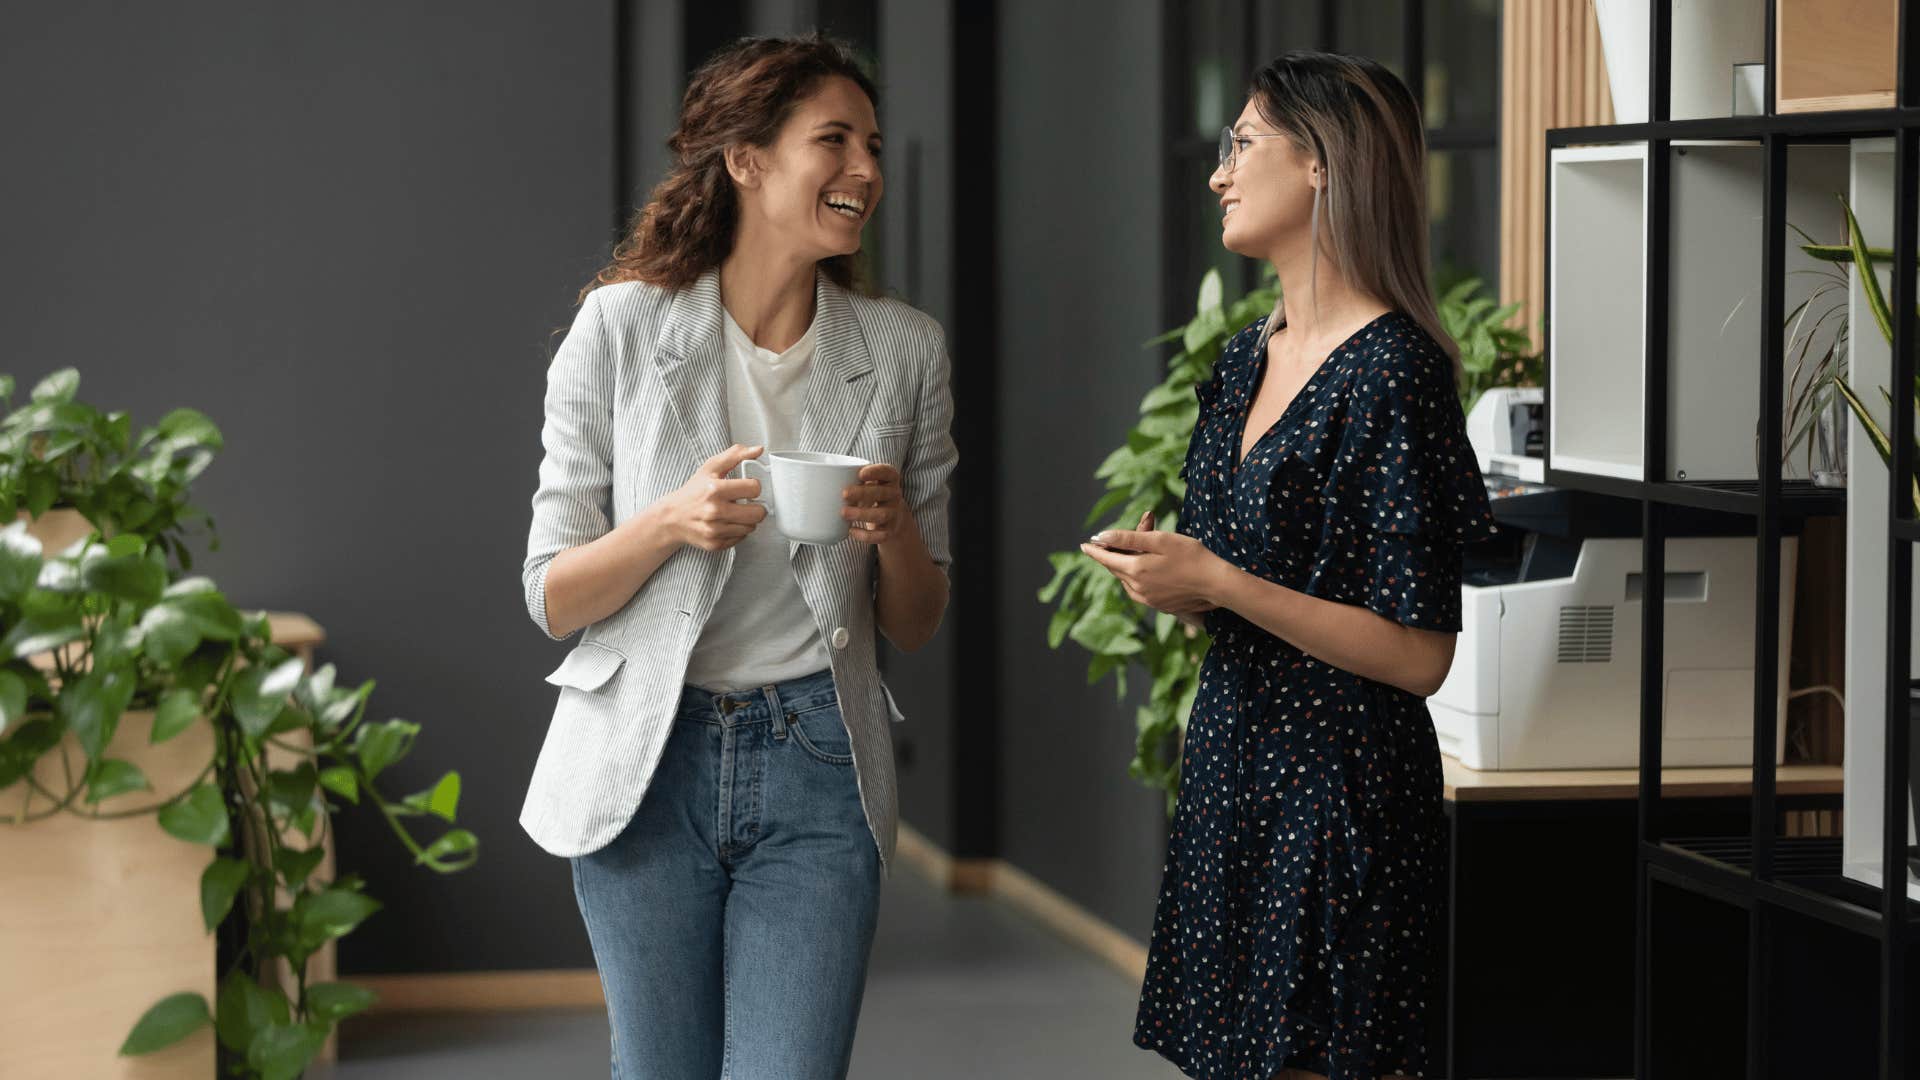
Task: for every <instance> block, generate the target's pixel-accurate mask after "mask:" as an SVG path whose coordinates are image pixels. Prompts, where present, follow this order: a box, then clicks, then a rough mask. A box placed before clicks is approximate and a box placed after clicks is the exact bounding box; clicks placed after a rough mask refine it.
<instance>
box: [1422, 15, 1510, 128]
mask: <svg viewBox="0 0 1920 1080" xmlns="http://www.w3.org/2000/svg"><path fill="white" fill-rule="evenodd" d="M1424 18H1425V22H1424V23H1423V27H1424V29H1423V33H1422V36H1423V37H1425V38H1426V61H1427V62H1426V80H1425V81H1426V87H1425V91H1426V92H1425V94H1424V95H1423V97H1424V100H1425V103H1426V113H1427V116H1426V120H1427V126H1428V127H1430V128H1451V127H1477V128H1485V129H1488V130H1489V132H1491V130H1492V129H1493V128H1496V127H1497V126H1498V125H1499V123H1500V111H1499V110H1500V5H1499V2H1498V0H1426V9H1425V15H1424Z"/></svg>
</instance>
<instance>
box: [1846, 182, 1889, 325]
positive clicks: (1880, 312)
mask: <svg viewBox="0 0 1920 1080" xmlns="http://www.w3.org/2000/svg"><path fill="white" fill-rule="evenodd" d="M1840 209H1842V210H1844V211H1846V215H1847V244H1848V246H1849V247H1850V248H1851V249H1852V251H1853V258H1854V263H1855V266H1854V270H1855V274H1856V276H1857V277H1858V278H1859V281H1860V291H1861V292H1862V293H1863V294H1865V296H1866V298H1867V306H1868V307H1869V308H1871V309H1872V310H1873V321H1874V322H1876V323H1878V324H1879V325H1880V333H1882V334H1884V335H1885V336H1886V339H1887V340H1888V341H1892V340H1893V311H1892V309H1890V308H1888V307H1887V297H1886V294H1885V293H1882V292H1881V291H1880V275H1879V273H1878V272H1877V271H1875V270H1873V269H1871V267H1872V266H1873V261H1872V259H1871V258H1870V257H1869V256H1868V254H1867V238H1866V237H1865V236H1864V235H1862V234H1861V232H1860V220H1859V219H1858V218H1856V217H1854V216H1853V207H1852V206H1849V205H1848V204H1847V200H1846V198H1845V197H1844V196H1843V197H1841V199H1840Z"/></svg>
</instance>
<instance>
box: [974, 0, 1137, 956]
mask: <svg viewBox="0 0 1920 1080" xmlns="http://www.w3.org/2000/svg"><path fill="white" fill-rule="evenodd" d="M1160 7H1161V5H1160V4H1159V3H1157V2H1155V0H1119V2H1116V3H1112V4H1108V5H1104V6H1103V7H1102V10H1101V15H1100V20H1099V21H1100V25H1099V27H1098V31H1097V32H1090V28H1089V27H1088V25H1087V21H1086V18H1085V12H1084V9H1078V10H1076V8H1075V7H1074V6H1072V5H1066V4H1018V3H1004V4H1001V5H1000V6H999V18H1000V34H999V45H1000V56H999V84H998V85H999V90H998V96H999V130H998V138H999V146H998V151H999V153H998V159H999V176H1000V179H999V192H998V202H999V214H1000V220H999V255H1000V258H999V262H1000V266H1001V273H1000V275H999V301H998V303H999V320H1000V343H1001V347H1000V350H999V355H998V357H996V359H995V362H996V363H997V364H998V365H999V379H998V385H999V398H998V403H997V404H998V416H997V420H998V423H999V428H1000V439H999V475H998V483H997V488H998V492H999V498H1000V500H1001V501H1000V506H999V515H998V516H999V523H1000V533H999V536H998V537H997V557H998V560H999V564H1000V580H999V581H998V582H996V583H995V588H996V589H997V591H998V598H999V606H1000V618H1001V623H1002V625H1001V628H1000V634H999V639H998V656H999V665H1000V670H1001V680H1002V682H1001V685H1002V690H1001V697H1002V700H1001V707H1000V709H999V710H998V712H999V738H1000V745H1001V747H1002V755H1001V792H1002V817H1001V822H1000V837H1001V849H1002V854H1003V855H1004V857H1006V858H1007V859H1008V860H1009V861H1011V862H1013V863H1015V864H1017V865H1019V866H1020V867H1021V868H1023V869H1025V870H1027V871H1028V872H1030V873H1032V874H1034V875H1035V876H1037V877H1039V878H1040V879H1042V880H1043V881H1045V882H1047V883H1048V884H1050V885H1052V886H1053V887H1054V888H1056V889H1058V890H1060V891H1061V892H1063V893H1065V894H1067V895H1068V896H1070V897H1072V898H1073V899H1074V900H1076V901H1078V902H1079V903H1080V904H1081V905H1083V906H1085V907H1087V908H1088V909H1090V910H1092V911H1093V912H1094V913H1096V914H1098V915H1100V916H1102V917H1104V918H1105V919H1107V920H1108V921H1110V922H1112V923H1113V924H1114V925H1115V926H1117V927H1119V928H1120V929H1122V930H1124V931H1126V932H1128V933H1131V934H1133V935H1135V936H1136V937H1138V938H1140V939H1141V940H1145V938H1146V935H1147V931H1148V929H1149V926H1150V924H1151V921H1152V912H1153V900H1154V895H1155V892H1156V890H1157V889H1158V887H1159V882H1160V869H1161V865H1162V862H1163V859H1164V853H1165V849H1166V845H1165V836H1166V819H1165V809H1164V800H1162V799H1161V798H1160V796H1158V795H1156V794H1155V793H1153V792H1151V791H1149V790H1147V789H1145V788H1143V787H1141V786H1140V785H1138V784H1137V783H1135V782H1134V781H1133V780H1132V779H1131V778H1129V777H1128V776H1127V762H1128V761H1129V760H1131V758H1132V755H1133V741H1134V724H1133V719H1132V718H1133V705H1132V704H1131V703H1129V704H1127V705H1124V706H1123V705H1121V704H1120V703H1117V702H1116V701H1115V700H1114V696H1113V684H1112V682H1111V681H1110V680H1109V681H1104V682H1102V683H1100V684H1099V685H1097V686H1093V687H1089V686H1087V684H1086V683H1087V680H1086V662H1087V654H1086V652H1084V651H1083V650H1080V649H1079V648H1077V647H1076V646H1073V645H1072V644H1071V643H1068V644H1063V645H1062V646H1061V649H1060V651H1058V652H1050V651H1049V650H1048V649H1047V643H1046V625H1047V618H1048V615H1049V614H1050V609H1049V608H1046V607H1043V606H1042V605H1041V604H1039V603H1038V602H1037V601H1036V600H1035V599H1034V592H1035V590H1037V589H1038V588H1039V587H1040V586H1041V585H1043V584H1045V583H1046V581H1047V579H1048V577H1049V576H1050V571H1049V567H1048V565H1047V561H1046V555H1047V553H1048V552H1050V551H1062V550H1071V549H1072V547H1073V545H1074V543H1075V541H1076V540H1077V539H1078V538H1079V537H1081V536H1083V535H1085V530H1083V529H1082V527H1081V521H1082V519H1083V518H1084V516H1085V514H1086V511H1087V509H1088V508H1089V507H1091V506H1092V505H1093V503H1094V501H1095V500H1096V499H1097V498H1098V497H1099V496H1100V494H1101V493H1102V491H1103V490H1104V489H1103V488H1102V487H1101V486H1100V485H1099V483H1098V482H1096V481H1095V480H1094V479H1093V471H1094V469H1095V468H1097V467H1098V466H1099V464H1100V462H1101V460H1102V459H1104V458H1105V457H1106V456H1107V454H1108V453H1110V452H1111V451H1112V449H1113V448H1114V447H1116V446H1119V445H1120V444H1121V443H1122V442H1124V441H1125V438H1126V432H1127V429H1128V428H1129V427H1131V426H1132V424H1133V423H1134V421H1135V420H1137V419H1138V412H1137V410H1138V406H1139V403H1140V397H1141V395H1142V394H1144V393H1145V392H1146V390H1147V389H1148V388H1149V387H1151V386H1152V385H1153V384H1154V383H1156V382H1158V381H1159V379H1160V377H1161V368H1160V366H1159V364H1160V361H1159V360H1158V359H1157V357H1159V356H1160V355H1161V354H1160V353H1158V352H1148V351H1145V350H1143V349H1142V348H1141V342H1143V341H1145V340H1147V339H1148V338H1150V337H1153V336H1155V335H1156V334H1158V333H1159V332H1160V330H1161V329H1162V327H1160V326H1159V325H1158V322H1157V319H1158V312H1159V310H1160V296H1161V285H1160V282H1161V277H1160V275H1161V265H1160V264H1161V259H1160V235H1161V234H1160V220H1161V212H1162V211H1161V206H1162V203H1161V191H1160V175H1161V172H1160V170H1161V142H1160V114H1161V110H1160V93H1161V85H1160V83H1161V80H1160V75H1159V67H1160ZM1066 43H1072V44H1071V47H1065V46H1066Z"/></svg>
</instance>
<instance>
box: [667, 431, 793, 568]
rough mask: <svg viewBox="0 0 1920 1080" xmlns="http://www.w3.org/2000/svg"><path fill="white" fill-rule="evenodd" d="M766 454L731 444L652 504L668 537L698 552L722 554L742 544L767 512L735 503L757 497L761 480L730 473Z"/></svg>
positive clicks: (761, 508) (756, 447)
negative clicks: (672, 490)
mask: <svg viewBox="0 0 1920 1080" xmlns="http://www.w3.org/2000/svg"><path fill="white" fill-rule="evenodd" d="M765 449H766V447H764V446H741V445H739V444H738V443H735V444H734V445H732V446H729V447H727V448H726V449H725V450H722V451H720V452H719V453H717V454H715V455H713V456H712V457H710V458H708V459H707V460H706V462H705V463H703V464H702V465H701V466H700V467H699V468H698V469H695V470H694V471H693V475H692V476H690V477H688V478H687V482H686V483H684V484H681V485H680V487H679V489H678V490H676V491H674V492H671V493H669V494H667V495H665V496H662V497H661V499H660V501H659V502H657V503H655V504H654V505H655V509H656V511H657V512H658V514H659V521H660V523H661V525H662V526H663V527H664V528H665V529H666V532H667V535H668V536H670V537H672V538H673V539H674V540H675V541H676V542H678V543H680V544H690V545H692V546H694V547H697V548H700V549H701V550H703V551H725V550H726V549H727V548H730V547H732V546H734V545H735V544H738V543H739V542H740V541H742V540H744V539H746V537H747V534H748V533H751V532H753V530H754V527H755V526H757V525H759V524H760V522H761V521H763V520H765V519H766V516H767V508H766V507H764V506H761V505H760V504H758V503H743V502H736V501H735V500H737V499H752V498H757V497H758V496H759V494H760V481H758V480H738V479H734V478H732V477H731V476H730V475H729V474H730V473H732V472H733V470H734V469H736V468H739V466H740V463H741V462H743V461H746V460H747V459H749V458H757V457H759V456H760V454H761V452H762V451H763V450H765Z"/></svg>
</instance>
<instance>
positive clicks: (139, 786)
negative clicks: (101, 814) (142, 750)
mask: <svg viewBox="0 0 1920 1080" xmlns="http://www.w3.org/2000/svg"><path fill="white" fill-rule="evenodd" d="M152 788H153V785H152V784H149V783H148V782H147V774H146V773H143V772H141V771H140V766H138V765H135V764H134V763H133V762H131V761H121V760H120V759H118V758H101V759H99V760H98V761H95V762H94V763H93V764H92V765H89V766H87V801H88V802H89V803H99V802H104V801H106V800H107V799H111V798H113V797H114V796H115V795H125V794H126V793H127V792H129V791H150V790H152Z"/></svg>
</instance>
